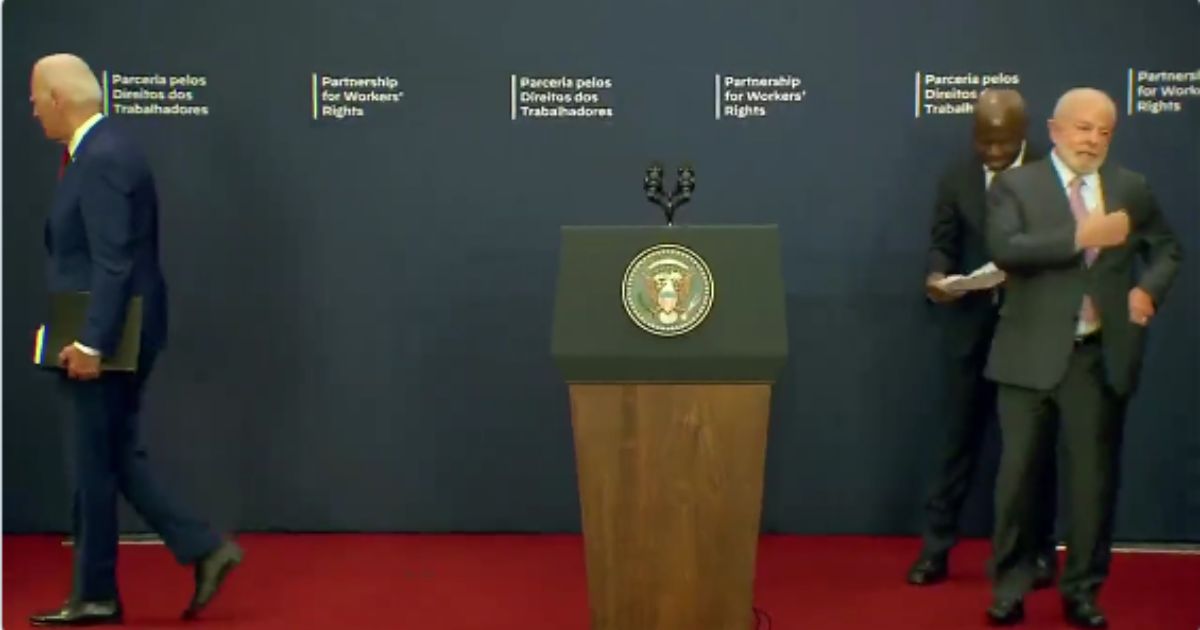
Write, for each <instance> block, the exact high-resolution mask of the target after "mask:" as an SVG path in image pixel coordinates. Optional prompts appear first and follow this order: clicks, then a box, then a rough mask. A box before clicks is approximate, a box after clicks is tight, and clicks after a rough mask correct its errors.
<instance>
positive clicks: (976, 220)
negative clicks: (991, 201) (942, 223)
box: [962, 160, 987, 233]
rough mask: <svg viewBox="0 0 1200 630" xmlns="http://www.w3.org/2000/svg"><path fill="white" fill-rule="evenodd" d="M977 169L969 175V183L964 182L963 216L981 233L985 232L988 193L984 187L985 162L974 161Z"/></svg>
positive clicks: (972, 170)
mask: <svg viewBox="0 0 1200 630" xmlns="http://www.w3.org/2000/svg"><path fill="white" fill-rule="evenodd" d="M971 163H972V164H974V165H975V166H976V168H974V169H971V170H970V171H969V173H968V174H967V181H965V182H963V186H964V188H963V192H964V193H965V195H964V198H963V207H962V211H963V215H965V217H966V219H967V221H970V222H971V224H972V225H974V226H975V228H976V229H977V230H979V232H980V233H982V232H983V213H984V210H985V209H986V207H987V191H986V190H984V185H983V178H984V174H983V162H980V161H979V160H973V161H972V162H971Z"/></svg>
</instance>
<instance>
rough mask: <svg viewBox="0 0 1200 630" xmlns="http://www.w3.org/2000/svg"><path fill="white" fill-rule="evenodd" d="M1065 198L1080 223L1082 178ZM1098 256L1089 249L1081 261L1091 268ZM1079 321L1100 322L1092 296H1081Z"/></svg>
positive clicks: (1083, 208) (1084, 216)
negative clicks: (1081, 304) (1081, 303)
mask: <svg viewBox="0 0 1200 630" xmlns="http://www.w3.org/2000/svg"><path fill="white" fill-rule="evenodd" d="M1067 198H1068V199H1069V200H1070V202H1071V214H1074V215H1075V221H1077V222H1080V221H1083V220H1084V219H1087V217H1088V215H1089V214H1091V213H1089V212H1088V209H1087V204H1086V203H1085V202H1084V201H1083V178H1082V177H1076V178H1075V179H1073V180H1071V186H1070V194H1068V195H1067ZM1098 255H1100V248H1098V247H1089V248H1087V249H1085V250H1084V252H1083V259H1084V261H1086V262H1087V266H1089V267H1091V266H1092V263H1094V262H1096V256H1098ZM1079 319H1080V321H1082V322H1083V323H1084V324H1086V325H1088V326H1091V325H1093V324H1095V323H1096V322H1098V321H1100V317H1099V314H1098V313H1097V312H1096V306H1095V304H1093V303H1092V296H1090V295H1086V294H1085V295H1084V296H1083V306H1082V307H1081V308H1080V311H1079Z"/></svg>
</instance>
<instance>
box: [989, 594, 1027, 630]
mask: <svg viewBox="0 0 1200 630" xmlns="http://www.w3.org/2000/svg"><path fill="white" fill-rule="evenodd" d="M987 620H988V625H992V626H1015V625H1017V624H1019V623H1021V622H1022V621H1025V601H1024V600H1022V599H1021V598H1017V599H997V600H996V601H994V602H992V606H991V607H990V608H988V609H987Z"/></svg>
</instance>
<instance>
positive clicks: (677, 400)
mask: <svg viewBox="0 0 1200 630" xmlns="http://www.w3.org/2000/svg"><path fill="white" fill-rule="evenodd" d="M570 397H571V422H572V426H573V429H574V437H575V454H576V464H577V468H578V475H579V495H580V502H581V507H582V516H583V534H584V545H585V548H586V554H587V556H586V560H587V577H588V597H589V604H590V607H591V615H592V628H593V630H699V629H703V630H749V629H750V628H753V625H754V609H753V595H754V565H755V555H756V553H757V548H758V534H759V520H760V518H761V505H762V483H763V466H764V459H765V453H766V441H767V421H768V417H769V413H770V399H771V386H770V385H768V384H686V385H684V384H641V383H639V384H600V385H597V384H572V385H570Z"/></svg>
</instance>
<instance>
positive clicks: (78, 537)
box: [29, 54, 242, 626]
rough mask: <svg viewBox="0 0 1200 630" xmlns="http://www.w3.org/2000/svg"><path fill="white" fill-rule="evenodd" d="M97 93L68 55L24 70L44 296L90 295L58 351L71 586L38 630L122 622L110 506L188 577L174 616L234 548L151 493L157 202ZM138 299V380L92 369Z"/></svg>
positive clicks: (199, 600)
mask: <svg viewBox="0 0 1200 630" xmlns="http://www.w3.org/2000/svg"><path fill="white" fill-rule="evenodd" d="M101 100H102V99H101V93H100V85H99V83H98V82H97V80H96V76H95V74H94V73H93V72H92V70H91V69H90V68H89V67H88V65H87V64H86V63H85V62H84V61H83V60H82V59H80V58H78V57H76V56H74V55H68V54H58V55H52V56H49V57H45V58H43V59H41V60H39V61H38V62H37V64H36V65H34V68H33V75H32V79H31V82H30V97H29V101H30V103H31V104H32V105H33V115H34V116H35V117H36V118H37V119H38V121H39V122H40V123H41V125H42V129H43V130H44V131H45V133H46V137H47V138H49V139H50V140H53V141H55V142H58V143H61V144H62V145H64V147H65V151H64V155H63V158H64V159H63V164H62V170H61V171H60V173H59V182H58V186H57V187H56V189H55V191H54V198H53V201H52V202H51V204H50V208H49V212H48V217H47V220H46V247H47V250H48V254H49V264H48V269H47V279H48V284H49V290H50V291H51V292H52V293H76V292H82V293H86V294H88V296H89V298H88V306H87V311H86V316H85V318H84V323H83V326H82V328H81V330H80V331H79V333H78V337H77V338H76V339H75V341H74V342H73V343H70V344H68V345H66V346H65V347H63V348H61V349H57V348H55V349H53V350H55V351H57V352H58V361H59V365H60V366H61V367H62V368H63V369H62V378H61V379H60V380H61V384H62V392H63V396H64V397H65V398H67V399H68V402H69V405H67V407H69V408H70V410H71V412H70V418H69V421H70V423H71V424H72V431H71V434H72V437H73V444H72V451H73V452H72V455H73V457H72V459H73V460H74V464H75V466H74V468H75V470H74V473H73V485H74V535H75V550H74V553H75V563H74V580H73V586H72V589H71V594H70V597H69V598H68V599H67V601H66V603H65V604H64V605H63V606H62V607H61V608H59V609H57V610H53V611H50V612H47V613H42V614H37V615H33V616H32V617H31V618H30V622H31V623H32V624H34V625H37V626H76V625H98V624H103V623H120V622H121V620H122V607H121V601H120V597H119V595H118V590H117V580H116V564H117V539H118V530H117V493H118V492H119V493H120V494H122V495H124V496H125V498H126V499H127V500H128V501H129V503H130V505H132V506H133V508H134V509H135V510H137V512H138V513H139V514H140V515H141V516H142V518H143V519H144V520H145V521H146V522H147V523H148V524H149V525H150V526H151V527H152V528H153V529H154V530H155V531H156V532H157V533H158V534H159V535H160V536H161V537H162V539H163V541H164V542H165V543H166V545H167V547H168V548H169V549H170V550H171V552H172V554H173V555H174V556H175V558H176V559H177V560H178V561H179V562H180V563H182V564H190V565H194V573H195V580H196V589H195V592H194V594H193V597H192V600H191V602H190V603H189V604H188V606H187V608H186V609H185V610H184V616H185V617H191V616H194V615H195V614H196V613H198V612H199V611H200V610H201V609H202V608H203V607H204V606H205V605H206V604H208V602H209V601H210V600H211V599H212V597H213V596H214V594H215V593H216V591H217V588H218V587H219V586H220V584H221V582H222V581H223V580H224V579H225V577H226V575H227V574H228V573H229V571H230V570H231V569H232V568H233V567H234V566H236V565H237V564H238V563H239V562H240V561H241V559H242V551H241V549H240V548H239V547H238V546H237V545H236V544H235V543H234V542H232V541H230V540H224V539H222V537H221V536H219V535H218V534H217V533H216V532H214V531H213V530H212V529H211V528H210V527H209V526H208V525H207V524H206V523H204V522H202V521H200V520H197V519H196V518H194V517H192V516H190V515H188V514H187V513H186V512H185V511H184V510H183V509H182V508H180V507H179V506H177V505H176V504H175V503H173V502H172V501H171V500H170V498H169V495H168V494H167V493H166V492H164V490H163V489H162V488H161V487H160V485H159V484H158V481H157V479H156V478H155V477H154V475H153V474H152V472H151V470H150V468H149V464H148V462H147V459H146V449H145V447H144V446H143V445H142V443H141V441H140V438H139V436H138V434H139V423H140V421H141V418H140V409H141V398H142V393H143V390H144V388H145V384H146V379H147V378H148V377H149V376H150V373H151V371H152V369H153V366H154V362H155V359H156V358H157V356H158V354H159V352H160V351H161V350H162V349H163V348H164V347H165V342H166V334H167V300H166V282H165V280H164V278H163V274H162V269H161V267H160V266H159V261H158V254H159V246H158V200H157V194H156V192H155V188H154V179H153V176H152V174H151V171H150V166H149V164H148V163H147V161H146V157H145V155H144V154H143V153H142V152H141V150H140V149H138V147H137V146H136V145H135V144H134V143H133V142H132V141H131V140H130V139H129V138H128V137H127V136H126V135H125V134H124V133H122V131H121V130H120V128H119V127H118V126H117V125H115V124H114V123H112V122H110V121H108V120H106V119H105V117H104V116H103V115H102V114H101V111H100V105H101ZM135 297H140V298H141V300H140V305H141V306H140V308H141V309H142V312H141V320H142V327H141V331H140V339H139V343H140V351H139V356H138V365H137V369H136V371H134V372H118V371H108V370H102V369H101V365H102V364H103V360H104V358H105V357H106V356H109V355H111V354H113V353H114V352H115V351H116V349H117V348H118V347H119V346H120V345H121V342H122V339H121V336H122V331H123V328H124V322H125V319H126V314H127V311H128V309H129V308H131V306H130V305H131V303H133V304H137V303H139V302H137V301H133V298H135Z"/></svg>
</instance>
